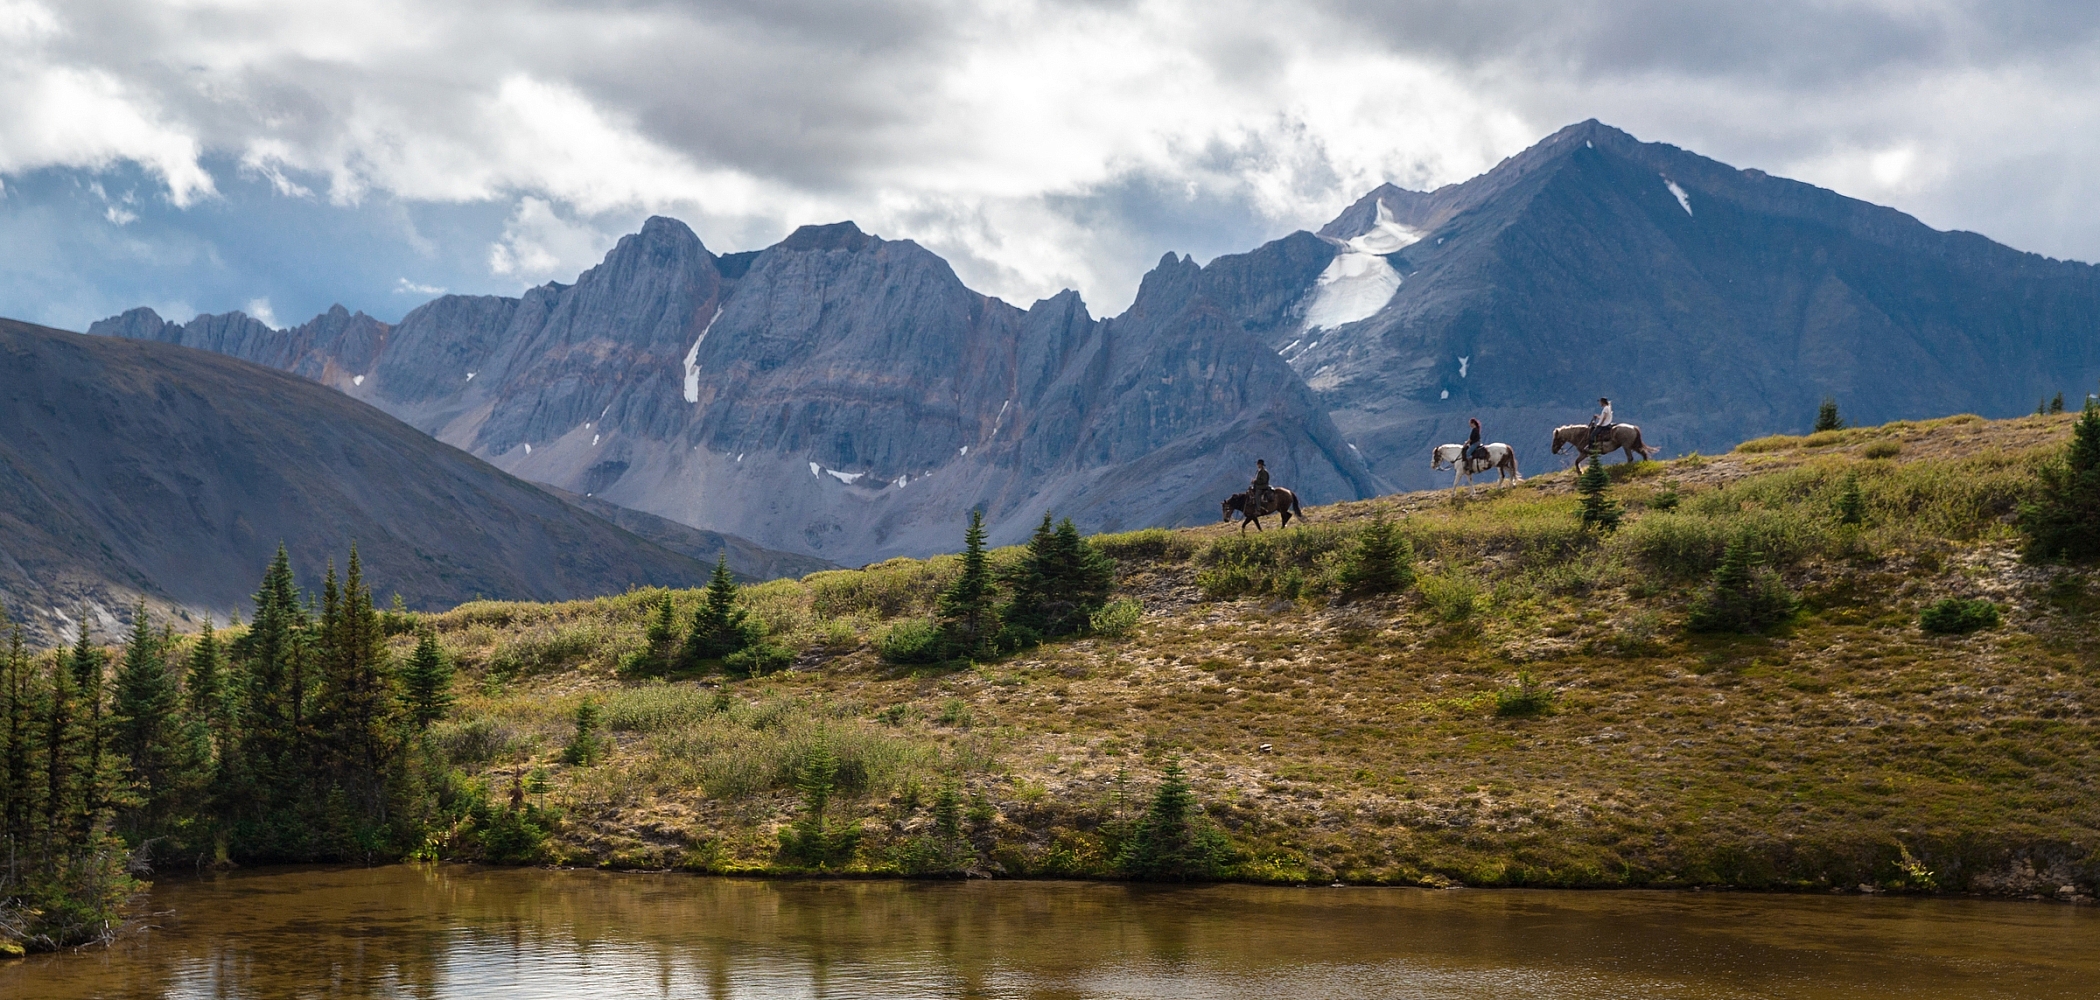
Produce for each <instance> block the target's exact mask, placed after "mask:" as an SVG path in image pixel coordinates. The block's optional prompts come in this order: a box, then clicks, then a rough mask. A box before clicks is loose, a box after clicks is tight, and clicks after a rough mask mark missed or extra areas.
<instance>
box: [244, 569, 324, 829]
mask: <svg viewBox="0 0 2100 1000" xmlns="http://www.w3.org/2000/svg"><path fill="white" fill-rule="evenodd" d="M306 627H307V619H306V614H305V612H304V611H303V610H302V609H301V608H300V602H299V588H298V587H297V586H296V585H294V584H293V582H292V566H291V558H290V557H289V556H288V555H286V553H285V550H284V546H283V545H282V544H280V545H278V546H277V555H276V557H275V558H273V559H272V560H271V561H270V568H269V569H268V570H266V571H265V572H264V573H263V579H262V585H261V586H260V587H258V588H257V589H256V591H255V615H254V617H253V618H251V619H250V620H249V625H248V631H247V633H246V634H245V635H242V636H241V637H240V639H238V640H237V641H236V642H235V643H234V645H233V659H234V660H235V662H237V663H238V664H239V665H240V668H241V672H242V674H243V675H244V676H243V680H244V681H245V683H244V684H243V685H242V690H241V692H240V693H241V695H242V705H241V712H240V723H241V727H240V734H241V749H240V752H239V753H237V754H235V755H233V756H234V758H235V761H236V763H237V764H238V766H239V769H240V770H241V772H242V773H243V774H244V775H248V776H251V777H252V778H253V780H254V781H255V782H257V783H259V784H260V785H262V786H263V788H264V789H271V790H276V791H283V790H286V789H288V788H289V787H291V785H292V783H293V781H294V778H293V776H292V774H291V773H290V768H291V767H292V765H293V763H294V760H293V757H294V754H295V752H296V750H297V748H298V746H299V744H300V741H301V738H302V734H301V732H300V730H301V729H302V728H303V725H302V724H303V722H304V707H305V706H304V704H303V702H304V700H305V694H306V692H305V677H304V660H305V651H304V649H303V648H302V647H303V645H304V642H305V632H306Z"/></svg>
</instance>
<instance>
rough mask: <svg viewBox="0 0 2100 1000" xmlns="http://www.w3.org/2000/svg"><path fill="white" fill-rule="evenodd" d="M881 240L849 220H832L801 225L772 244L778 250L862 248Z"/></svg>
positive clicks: (878, 242)
mask: <svg viewBox="0 0 2100 1000" xmlns="http://www.w3.org/2000/svg"><path fill="white" fill-rule="evenodd" d="M881 242H882V240H880V239H877V238H876V237H873V236H869V235H868V234H866V233H864V232H861V231H860V227H859V226H856V225H854V224H853V223H851V222H833V223H830V224H827V225H822V226H802V227H800V228H798V229H796V230H795V231H794V232H792V233H789V234H788V238H787V239H784V240H781V241H780V242H779V243H776V244H774V245H773V246H774V248H775V249H779V250H864V249H866V248H867V247H868V246H870V245H871V244H880V243H881Z"/></svg>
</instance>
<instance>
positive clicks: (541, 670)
mask: <svg viewBox="0 0 2100 1000" xmlns="http://www.w3.org/2000/svg"><path fill="white" fill-rule="evenodd" d="M611 639H612V636H611V634H610V632H609V631H608V630H607V629H606V628H605V626H604V625H603V624H601V623H599V622H595V621H582V622H569V623H566V624H559V625H557V624H551V623H550V624H539V625H534V626H532V627H530V628H528V629H526V630H525V631H521V632H514V633H511V634H508V635H505V636H504V637H503V639H502V641H501V642H499V643H498V644H497V646H496V651H495V652H494V653H492V654H490V656H489V661H488V672H489V675H490V676H492V677H496V678H499V679H503V680H509V679H511V678H514V677H531V676H535V675H541V674H552V673H559V672H561V671H564V670H568V669H571V668H573V667H575V666H577V665H579V664H580V663H582V662H583V661H585V660H587V659H590V658H591V657H592V656H593V655H595V654H597V653H599V652H600V651H601V650H602V649H604V648H606V647H607V646H608V645H609V644H610V642H611Z"/></svg>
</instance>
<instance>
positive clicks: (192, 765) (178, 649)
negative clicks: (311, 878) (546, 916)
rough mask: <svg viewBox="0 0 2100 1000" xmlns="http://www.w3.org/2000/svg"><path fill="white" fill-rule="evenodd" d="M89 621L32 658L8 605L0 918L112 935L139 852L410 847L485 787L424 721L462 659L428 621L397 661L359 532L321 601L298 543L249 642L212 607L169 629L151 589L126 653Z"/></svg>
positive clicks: (51, 935)
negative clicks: (462, 779) (98, 635)
mask: <svg viewBox="0 0 2100 1000" xmlns="http://www.w3.org/2000/svg"><path fill="white" fill-rule="evenodd" d="M389 620H395V619H389ZM398 620H399V621H403V622H405V621H407V620H408V619H406V618H405V617H404V618H400V619H398ZM86 623H87V615H86V613H85V611H83V613H82V615H81V625H82V627H81V635H80V637H79V639H78V641H77V642H75V643H74V645H73V646H72V648H70V649H61V650H58V651H55V652H52V653H49V654H44V655H42V656H33V655H31V654H30V652H29V651H28V649H27V648H26V644H25V641H24V636H23V631H22V629H21V627H20V626H19V625H14V626H12V627H9V625H8V624H7V622H6V620H5V618H4V613H0V630H6V631H7V632H8V633H9V634H8V640H7V643H8V644H7V647H6V657H5V660H4V662H0V838H4V840H5V844H4V845H0V846H4V848H5V849H6V850H7V852H8V855H7V856H8V858H9V867H8V869H7V870H6V872H5V876H4V879H5V880H4V883H0V921H6V922H8V924H9V926H8V928H7V929H9V930H11V931H12V933H13V936H15V937H17V938H20V939H22V940H25V941H28V942H30V943H31V944H32V945H43V946H47V947H56V946H59V945H63V944H68V943H72V942H76V941H80V940H86V939H91V938H93V937H95V936H97V935H99V934H103V933H106V932H107V931H108V927H109V922H110V920H111V919H112V918H113V916H114V913H115V908H116V905H117V904H118V903H120V902H121V901H122V900H123V898H124V897H125V896H126V895H128V894H129V892H130V891H131V890H132V888H133V884H132V883H130V881H129V876H128V875H127V874H126V871H127V869H130V870H141V869H143V867H144V866H145V865H146V864H149V863H157V864H159V865H162V866H167V865H174V864H180V865H185V866H187V865H191V864H195V865H205V864H210V863H214V862H219V861H228V860H239V861H327V860H337V861H343V860H357V861H369V860H376V859H379V858H398V857H401V856H402V855H404V854H407V853H410V852H412V851H414V850H416V849H417V848H418V847H420V846H422V844H423V841H424V838H425V836H426V831H428V830H431V829H434V828H436V827H437V826H438V824H439V823H440V822H441V821H444V820H447V819H449V818H452V817H451V816H450V815H449V814H453V813H463V812H464V811H465V810H467V809H468V808H470V807H471V806H472V805H473V803H472V802H470V801H467V797H466V796H464V795H463V794H462V791H463V790H462V789H461V788H460V787H458V786H457V784H456V782H455V781H454V779H453V778H452V777H451V776H450V772H449V771H448V770H447V768H446V767H445V766H444V763H443V760H442V757H441V756H440V755H439V754H438V753H437V751H436V750H435V749H434V747H433V745H432V744H431V743H430V741H429V740H428V739H426V738H425V734H426V731H427V729H428V727H429V725H430V724H431V723H432V722H434V721H436V720H438V719H440V718H442V717H443V716H444V714H445V712H446V710H447V708H448V707H449V701H450V693H449V692H450V687H451V669H450V665H449V664H448V663H446V662H445V659H444V656H443V654H442V652H441V651H440V650H439V648H438V645H437V640H436V637H435V635H434V634H432V633H431V632H429V630H428V629H427V627H426V628H425V629H424V630H423V633H422V635H421V636H420V637H419V641H418V643H417V648H416V652H415V655H414V656H412V657H411V658H410V660H409V662H408V663H407V664H406V665H405V669H401V670H398V671H397V669H396V666H395V664H394V663H393V662H392V659H391V657H390V655H389V654H388V652H387V649H386V635H385V632H384V629H383V626H382V616H381V615H380V614H378V613H377V612H376V611H375V610H374V609H373V607H372V595H371V591H370V589H369V588H368V587H367V586H366V585H365V582H364V579H363V570H362V567H361V566H360V564H359V560H358V556H357V550H356V549H355V548H354V547H353V548H352V549H351V551H350V560H349V565H348V567H347V572H346V574H345V576H344V577H343V578H342V579H341V580H340V581H338V579H337V577H336V572H335V567H334V564H333V563H332V562H331V563H330V565H329V567H328V572H327V577H326V581H325V583H324V584H323V585H322V591H321V599H320V604H319V607H318V608H315V607H314V605H313V604H312V602H311V600H310V599H306V598H303V597H302V595H301V594H300V592H299V589H298V587H297V586H296V585H295V584H294V583H293V580H292V568H291V562H290V559H289V558H288V557H287V555H286V554H285V551H284V549H283V548H282V547H281V546H280V547H279V549H278V551H277V555H276V558H275V559H274V560H273V561H272V562H271V564H270V567H269V570H268V571H267V572H266V573H265V574H264V577H263V581H262V586H261V587H260V589H258V591H257V592H256V595H255V615H254V618H253V619H252V621H251V623H250V624H249V625H248V626H247V628H245V629H244V630H240V631H238V632H236V633H235V634H234V637H233V640H232V641H231V642H230V643H227V642H222V641H221V636H220V634H219V633H217V632H215V631H214V630H213V629H212V628H211V626H210V625H209V623H207V624H206V626H205V628H204V629H203V631H202V632H201V633H200V634H198V635H197V636H196V637H194V638H191V639H177V637H176V636H175V635H174V634H173V632H172V630H171V629H169V628H168V627H167V626H165V625H164V626H162V627H161V628H160V629H159V630H156V629H155V628H154V627H153V625H152V623H151V622H150V621H149V619H148V616H147V613H146V609H145V606H144V604H143V603H141V604H140V605H139V607H138V609H137V611H136V612H135V614H134V615H133V622H132V629H131V634H130V636H129V638H128V639H127V640H126V641H125V643H124V646H123V649H122V652H121V655H119V656H118V657H117V658H116V660H115V662H114V665H112V663H111V662H110V659H109V657H108V656H106V655H105V653H104V652H103V651H102V650H101V649H99V648H97V647H96V646H95V645H94V644H93V643H91V642H90V641H89V639H88V636H87V628H86ZM112 666H114V669H113V670H112Z"/></svg>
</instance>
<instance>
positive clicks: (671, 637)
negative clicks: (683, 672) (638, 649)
mask: <svg viewBox="0 0 2100 1000" xmlns="http://www.w3.org/2000/svg"><path fill="white" fill-rule="evenodd" d="M643 641H644V642H646V643H647V644H648V649H646V650H644V651H643V653H642V655H643V656H644V657H647V659H646V660H645V661H644V663H645V664H646V666H645V667H644V669H653V670H662V671H665V672H668V671H670V669H671V668H672V667H673V666H675V662H674V661H675V660H676V658H677V656H678V619H677V612H676V611H674V610H673V609H672V607H671V592H670V591H668V590H666V591H664V592H663V593H662V594H661V595H659V596H658V597H657V599H656V606H655V609H654V611H653V612H652V613H651V614H650V616H649V628H648V630H647V631H646V632H644V633H643Z"/></svg>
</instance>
